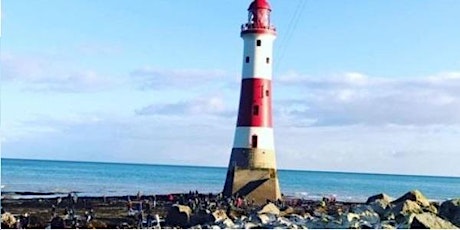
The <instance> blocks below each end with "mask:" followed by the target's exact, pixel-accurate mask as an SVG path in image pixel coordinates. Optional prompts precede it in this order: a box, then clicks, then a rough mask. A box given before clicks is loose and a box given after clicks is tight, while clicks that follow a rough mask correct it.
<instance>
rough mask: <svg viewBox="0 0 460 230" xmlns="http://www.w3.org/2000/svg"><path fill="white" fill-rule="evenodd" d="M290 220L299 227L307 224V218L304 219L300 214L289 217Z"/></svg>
mask: <svg viewBox="0 0 460 230" xmlns="http://www.w3.org/2000/svg"><path fill="white" fill-rule="evenodd" d="M289 220H290V221H291V222H293V223H294V224H297V225H304V224H305V222H306V220H305V218H303V217H302V216H300V215H298V214H291V215H289Z"/></svg>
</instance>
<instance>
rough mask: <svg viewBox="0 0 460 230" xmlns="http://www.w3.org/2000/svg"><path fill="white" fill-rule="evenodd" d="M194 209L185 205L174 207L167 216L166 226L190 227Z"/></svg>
mask: <svg viewBox="0 0 460 230" xmlns="http://www.w3.org/2000/svg"><path fill="white" fill-rule="evenodd" d="M191 213H192V209H191V208H190V207H189V206H185V205H177V204H176V205H173V206H172V207H171V208H170V209H169V211H168V214H167V215H166V219H165V224H166V225H169V226H179V227H181V228H186V227H189V226H190V216H191Z"/></svg>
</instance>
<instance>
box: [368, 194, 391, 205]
mask: <svg viewBox="0 0 460 230" xmlns="http://www.w3.org/2000/svg"><path fill="white" fill-rule="evenodd" d="M377 200H381V201H382V202H384V203H387V204H389V203H390V202H391V197H390V196H388V195H387V194H385V193H380V194H377V195H373V196H370V197H369V198H367V201H366V204H370V203H372V202H375V201H377Z"/></svg>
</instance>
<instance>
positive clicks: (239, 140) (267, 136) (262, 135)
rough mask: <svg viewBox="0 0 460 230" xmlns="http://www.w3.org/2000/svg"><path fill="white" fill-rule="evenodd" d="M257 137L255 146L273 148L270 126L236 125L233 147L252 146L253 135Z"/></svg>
mask: <svg viewBox="0 0 460 230" xmlns="http://www.w3.org/2000/svg"><path fill="white" fill-rule="evenodd" d="M254 135H255V136H256V137H257V146H256V147H257V148H260V149H269V150H274V149H275V144H274V141H273V129H272V128H271V127H246V126H242V127H236V130H235V139H234V141H233V148H253V144H254V143H253V136H254Z"/></svg>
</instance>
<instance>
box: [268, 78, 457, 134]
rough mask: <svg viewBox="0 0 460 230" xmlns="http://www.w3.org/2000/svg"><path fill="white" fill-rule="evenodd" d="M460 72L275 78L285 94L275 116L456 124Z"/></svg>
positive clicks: (323, 121)
mask: <svg viewBox="0 0 460 230" xmlns="http://www.w3.org/2000/svg"><path fill="white" fill-rule="evenodd" d="M459 76H460V72H446V73H440V74H437V75H434V76H428V77H423V78H411V79H407V78H406V79H403V78H402V79H401V78H400V79H388V78H378V77H369V76H366V75H364V74H360V73H345V74H342V75H337V76H331V77H323V78H320V77H316V78H314V77H311V76H302V75H299V74H295V73H290V74H288V75H286V76H283V77H282V78H281V79H280V83H279V86H277V87H278V88H280V89H281V90H283V88H284V89H289V90H291V91H292V92H294V93H291V94H289V93H288V94H286V95H287V96H285V97H284V98H280V99H279V101H278V102H275V103H277V104H275V108H277V113H278V114H280V116H285V117H289V119H291V120H293V121H296V120H297V121H302V122H303V123H304V124H310V125H317V126H324V125H326V126H330V125H353V124H366V125H386V124H400V125H432V124H446V125H448V124H460V116H458V114H460V77H459Z"/></svg>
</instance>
